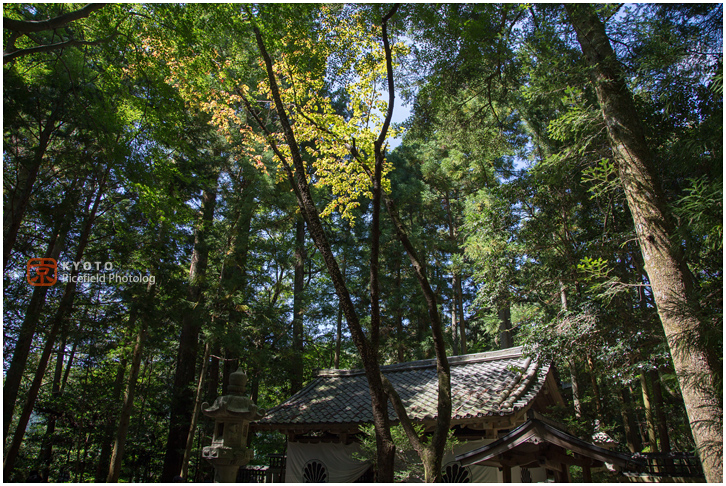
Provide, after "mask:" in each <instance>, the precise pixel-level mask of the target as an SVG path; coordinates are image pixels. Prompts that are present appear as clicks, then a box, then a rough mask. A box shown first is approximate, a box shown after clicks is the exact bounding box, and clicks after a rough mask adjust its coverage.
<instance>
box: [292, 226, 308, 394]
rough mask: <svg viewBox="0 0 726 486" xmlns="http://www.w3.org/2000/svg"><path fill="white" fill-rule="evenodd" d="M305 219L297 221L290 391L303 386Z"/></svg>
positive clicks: (295, 390)
mask: <svg viewBox="0 0 726 486" xmlns="http://www.w3.org/2000/svg"><path fill="white" fill-rule="evenodd" d="M305 258H306V254H305V220H304V219H303V218H302V217H298V219H297V221H296V222H295V280H294V282H293V303H292V352H293V354H292V356H293V358H292V360H291V361H290V364H291V368H290V371H291V373H290V393H292V394H294V393H296V392H297V391H299V390H301V389H302V386H303V376H304V375H303V351H304V350H303V288H304V285H305Z"/></svg>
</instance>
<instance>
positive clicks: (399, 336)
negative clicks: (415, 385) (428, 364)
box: [396, 258, 406, 363]
mask: <svg viewBox="0 0 726 486" xmlns="http://www.w3.org/2000/svg"><path fill="white" fill-rule="evenodd" d="M401 263H402V262H401V259H400V258H396V358H397V361H398V362H399V363H403V362H404V361H405V360H406V355H405V351H406V346H405V342H404V334H403V302H402V299H401Z"/></svg>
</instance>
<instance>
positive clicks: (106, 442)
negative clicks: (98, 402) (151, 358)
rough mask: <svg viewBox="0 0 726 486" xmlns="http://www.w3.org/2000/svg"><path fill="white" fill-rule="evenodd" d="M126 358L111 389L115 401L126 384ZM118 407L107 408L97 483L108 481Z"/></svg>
mask: <svg viewBox="0 0 726 486" xmlns="http://www.w3.org/2000/svg"><path fill="white" fill-rule="evenodd" d="M126 362H127V360H126V358H123V359H122V360H121V362H120V363H119V365H118V368H117V369H116V379H115V380H114V382H113V389H112V391H111V400H113V402H114V403H116V402H118V401H119V400H120V399H121V392H122V391H123V386H124V374H126ZM116 410H117V409H116V408H114V409H108V410H106V411H105V412H106V424H105V425H104V428H103V435H102V436H101V452H100V453H99V455H98V464H97V465H96V477H95V479H94V481H95V482H97V483H102V482H104V481H106V476H107V474H108V467H109V463H110V459H111V450H112V449H113V431H114V429H115V425H116V413H115V412H116Z"/></svg>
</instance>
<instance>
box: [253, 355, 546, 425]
mask: <svg viewBox="0 0 726 486" xmlns="http://www.w3.org/2000/svg"><path fill="white" fill-rule="evenodd" d="M449 365H450V367H451V395H452V422H453V423H456V421H459V420H464V419H469V418H477V417H485V416H495V415H510V414H513V413H514V412H516V411H518V410H520V409H522V408H524V407H526V406H527V405H528V404H529V403H530V402H531V401H532V400H533V399H534V398H535V397H536V396H537V394H538V393H539V391H540V390H541V388H542V387H543V385H544V382H545V378H546V376H547V372H548V370H549V366H540V365H539V363H537V361H536V360H533V359H530V358H528V357H525V356H523V355H522V348H521V347H518V348H510V349H505V350H502V351H493V352H488V353H478V354H470V355H465V356H454V357H450V358H449ZM381 371H383V373H384V374H385V375H386V377H388V379H389V380H390V381H391V383H392V384H393V386H394V387H395V388H396V390H397V391H398V393H399V395H400V396H401V400H402V401H403V403H404V405H405V406H406V410H407V411H408V413H409V416H410V417H411V418H412V419H414V420H431V419H435V418H436V415H437V407H436V405H437V401H438V380H437V376H436V362H435V360H423V361H414V362H408V363H399V364H395V365H389V366H382V367H381ZM388 413H389V416H390V417H391V418H392V419H396V413H395V412H394V410H393V407H392V406H391V405H390V404H389V406H388ZM372 420H373V417H372V414H371V397H370V394H369V391H368V380H367V379H366V376H365V374H364V372H363V370H323V371H320V372H319V373H318V376H317V378H315V379H314V380H313V381H312V382H311V383H310V384H309V385H308V386H306V387H305V388H303V389H302V390H300V391H299V392H298V393H296V394H295V395H293V396H292V397H291V398H290V399H288V400H287V401H285V402H284V403H282V404H280V405H278V406H276V407H274V408H272V409H271V410H269V411H268V412H267V414H266V415H265V416H264V417H263V418H262V419H260V420H259V421H258V422H257V423H259V424H260V425H262V424H265V425H269V426H273V427H274V426H289V425H312V424H326V423H346V424H361V423H370V422H372Z"/></svg>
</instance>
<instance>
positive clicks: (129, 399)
mask: <svg viewBox="0 0 726 486" xmlns="http://www.w3.org/2000/svg"><path fill="white" fill-rule="evenodd" d="M155 289H156V286H155V285H153V284H151V283H149V284H148V286H147V292H146V294H147V296H146V298H147V299H148V301H149V303H151V302H153V299H154V294H155ZM131 312H132V316H131V318H130V319H132V320H133V321H132V322H131V323H130V325H131V326H133V325H134V324H135V320H136V317H135V313H134V310H133V309H132V311H131ZM137 312H138V311H137ZM149 320H150V317H149V316H147V315H143V316H141V326H140V327H139V333H138V335H137V336H136V345H135V346H134V352H133V355H132V357H131V370H130V371H129V381H128V384H127V386H126V393H125V395H124V401H123V405H122V407H121V412H120V413H119V419H118V430H117V432H116V441H115V442H114V445H113V452H112V453H111V465H110V466H109V469H108V476H107V477H106V482H107V483H117V482H118V479H119V476H120V475H121V465H122V462H123V457H124V449H125V447H126V436H127V434H128V431H129V425H130V423H131V413H132V412H133V408H134V397H135V394H136V385H137V382H138V379H139V370H140V369H141V357H142V355H143V352H144V343H145V342H146V337H147V334H148V329H149ZM131 326H130V327H131Z"/></svg>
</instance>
